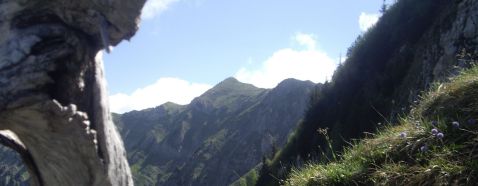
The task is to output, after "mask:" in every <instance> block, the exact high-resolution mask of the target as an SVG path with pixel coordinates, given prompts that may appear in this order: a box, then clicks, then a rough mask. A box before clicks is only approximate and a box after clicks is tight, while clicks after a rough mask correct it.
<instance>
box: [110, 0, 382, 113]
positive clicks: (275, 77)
mask: <svg viewBox="0 0 478 186" xmlns="http://www.w3.org/2000/svg"><path fill="white" fill-rule="evenodd" d="M381 4H382V1H381V0H355V1H352V0H274V1H272V0H259V1H257V0H256V1H252V0H236V1H224V0H222V1H221V0H149V1H148V2H147V3H146V5H145V8H144V9H143V14H142V21H141V25H140V29H139V31H138V32H137V33H136V35H135V36H134V37H133V38H132V39H131V41H129V42H128V41H123V42H122V43H120V44H119V45H118V46H116V47H115V48H114V50H113V52H112V53H110V54H104V55H103V59H104V61H105V70H106V78H107V81H108V89H109V93H110V105H111V110H112V111H113V112H119V113H122V112H125V111H130V110H133V109H136V110H139V109H145V108H149V107H154V106H157V105H160V104H162V103H164V102H167V101H172V102H176V103H179V104H187V103H189V102H190V101H191V100H192V99H193V98H194V97H196V96H199V95H200V94H202V93H203V92H204V91H206V90H207V89H209V88H211V87H212V86H213V85H215V84H217V83H218V82H220V81H222V80H223V79H225V78H227V77H231V76H232V77H236V78H237V79H239V80H240V81H242V82H246V83H251V84H254V85H255V86H257V87H263V88H272V87H274V86H275V85H277V83H279V82H280V81H281V80H283V79H286V78H296V79H301V80H311V81H314V82H316V83H318V82H323V81H324V80H325V79H326V78H329V77H330V76H331V74H332V73H333V70H334V69H335V66H336V64H337V62H338V60H339V56H340V55H341V54H342V56H343V55H344V54H345V52H346V50H347V48H348V47H349V46H350V44H351V43H352V42H353V41H354V40H355V38H356V37H357V36H358V35H359V34H361V33H363V31H364V30H366V29H367V28H368V27H369V26H370V25H372V24H373V23H374V22H376V20H377V19H378V17H379V14H378V10H379V9H380V6H381Z"/></svg>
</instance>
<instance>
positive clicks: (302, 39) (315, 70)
mask: <svg viewBox="0 0 478 186" xmlns="http://www.w3.org/2000/svg"><path fill="white" fill-rule="evenodd" d="M293 40H294V42H296V43H297V44H299V45H301V46H304V47H305V49H293V48H284V49H280V50H278V51H276V52H274V53H273V54H272V56H270V57H269V58H268V59H267V60H265V61H264V62H263V63H262V66H261V67H259V69H248V68H245V67H243V68H241V69H240V70H239V71H237V72H236V74H235V75H234V76H235V77H236V78H237V79H238V80H239V81H241V82H245V83H251V84H254V85H255V86H257V87H262V88H272V87H275V86H276V85H277V84H278V83H279V82H281V81H282V80H284V79H287V78H295V79H300V80H311V81H313V82H315V83H318V82H324V81H325V80H326V79H330V77H331V76H332V74H333V72H334V70H335V68H336V66H337V65H336V61H335V60H334V59H333V58H331V57H329V56H328V55H327V54H326V53H325V52H323V51H321V50H318V49H316V43H317V41H316V39H315V37H314V35H311V34H303V33H298V34H296V35H295V36H294V37H293Z"/></svg>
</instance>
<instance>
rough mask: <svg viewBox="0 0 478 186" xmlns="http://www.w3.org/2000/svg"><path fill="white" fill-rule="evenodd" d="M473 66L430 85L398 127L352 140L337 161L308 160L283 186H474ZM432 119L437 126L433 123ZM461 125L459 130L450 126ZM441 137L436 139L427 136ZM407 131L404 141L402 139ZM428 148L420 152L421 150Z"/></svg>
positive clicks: (476, 109)
mask: <svg viewBox="0 0 478 186" xmlns="http://www.w3.org/2000/svg"><path fill="white" fill-rule="evenodd" d="M475 118H478V67H476V66H475V67H473V68H471V69H469V70H465V71H464V72H462V73H461V74H460V75H458V76H456V77H454V78H452V79H450V81H449V82H447V83H440V84H436V85H434V86H433V88H432V89H431V91H429V92H428V93H426V94H424V95H423V96H422V98H421V101H420V104H418V105H416V106H415V107H414V109H412V111H411V113H410V114H409V115H408V116H407V117H404V118H403V119H402V120H401V121H400V122H399V124H395V125H391V124H389V125H388V126H385V127H384V128H382V129H381V130H380V132H378V133H377V134H375V135H373V136H372V137H369V138H366V139H363V140H361V141H357V142H354V144H353V145H351V146H350V147H348V148H347V149H346V150H345V151H344V152H343V153H342V154H341V155H339V158H338V160H337V161H331V162H329V163H320V162H312V163H309V164H307V165H306V166H305V167H303V168H300V169H294V170H292V174H291V175H290V176H289V178H288V179H287V180H285V181H284V182H283V183H284V184H285V185H364V184H365V185H442V184H444V185H448V184H457V185H473V184H474V183H476V182H477V181H478V176H477V175H478V160H476V159H477V157H478V153H477V152H478V148H477V144H478V143H477V142H478V127H477V126H478V122H477V123H475V124H470V123H469V122H468V121H469V120H470V119H475ZM432 121H437V126H433V125H432ZM453 121H458V122H459V123H460V126H459V128H455V127H453V126H452V125H451V123H452V122H453ZM432 128H436V129H438V130H439V132H442V133H443V134H444V138H443V139H439V138H438V137H437V136H436V135H433V134H432V133H431V129H432ZM401 133H406V137H403V136H401V135H400V134H401ZM424 146H426V147H428V149H427V150H425V151H422V149H421V148H422V147H424Z"/></svg>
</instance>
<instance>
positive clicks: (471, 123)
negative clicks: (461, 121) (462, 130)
mask: <svg viewBox="0 0 478 186" xmlns="http://www.w3.org/2000/svg"><path fill="white" fill-rule="evenodd" d="M475 123H476V119H474V118H471V119H469V120H468V124H470V125H474V124H475Z"/></svg>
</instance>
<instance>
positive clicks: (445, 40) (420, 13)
mask: <svg viewBox="0 0 478 186" xmlns="http://www.w3.org/2000/svg"><path fill="white" fill-rule="evenodd" d="M477 7H478V6H477V3H476V2H475V1H472V0H461V1H448V0H422V1H415V0H400V1H398V2H397V3H396V4H395V5H394V6H392V7H391V8H390V9H389V10H388V11H386V12H385V14H384V15H383V16H382V17H381V18H380V20H379V22H378V23H377V24H376V25H375V26H374V27H373V28H372V29H371V30H369V31H368V32H366V33H364V34H363V35H362V36H361V37H359V38H358V39H357V41H356V42H355V43H354V44H353V45H352V46H351V47H350V49H349V51H348V52H347V57H348V58H347V60H346V62H345V63H344V64H343V65H341V66H339V68H338V69H337V71H336V72H335V74H334V77H333V79H332V81H331V82H330V83H326V84H325V85H324V86H323V87H322V89H321V90H320V91H319V92H318V94H317V96H316V97H315V99H314V102H315V104H314V105H313V106H312V107H311V108H310V109H309V110H308V112H307V114H306V118H305V119H304V122H302V123H301V124H300V125H299V127H298V128H297V130H296V132H295V135H294V136H293V137H292V138H291V140H290V141H289V142H288V144H287V145H286V147H285V148H284V149H283V150H282V151H281V152H280V154H279V156H277V157H276V158H275V159H274V160H273V161H272V162H271V163H269V164H267V166H265V167H264V168H263V169H262V170H261V171H262V172H261V176H260V177H259V180H258V183H257V184H258V185H276V184H278V181H279V180H280V179H284V178H285V177H287V175H288V170H289V169H290V167H291V166H292V164H296V165H300V164H301V163H300V162H305V161H308V160H311V159H314V160H317V159H326V158H324V156H322V152H323V151H325V154H326V155H328V156H329V157H331V154H332V153H331V152H332V151H340V150H341V149H342V148H343V146H344V145H346V142H345V141H350V139H353V138H361V137H363V135H364V132H373V131H375V129H376V127H377V124H379V123H385V122H386V121H392V122H393V121H396V116H397V115H403V114H404V113H406V112H407V111H408V110H409V108H410V107H409V106H410V105H412V104H413V103H414V101H416V100H417V99H418V95H419V94H420V92H421V91H422V90H425V89H427V88H428V87H429V86H430V85H431V83H432V82H433V81H435V80H438V81H440V80H445V79H446V78H447V77H448V76H450V75H453V74H456V73H457V72H458V70H459V69H460V68H467V67H469V66H470V62H471V61H470V60H469V56H462V57H458V56H460V54H461V53H463V51H466V52H467V53H468V54H470V55H476V54H477V53H476V51H477V42H478V38H477V32H476V30H477V25H476V24H475V23H476V22H477V21H476V20H478V11H477ZM318 129H328V134H329V136H330V138H331V140H332V144H331V146H332V147H333V150H332V151H331V150H330V148H328V146H329V145H328V144H327V143H326V142H325V140H324V138H323V137H322V136H321V135H320V134H319V132H318V131H319V130H318Z"/></svg>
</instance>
